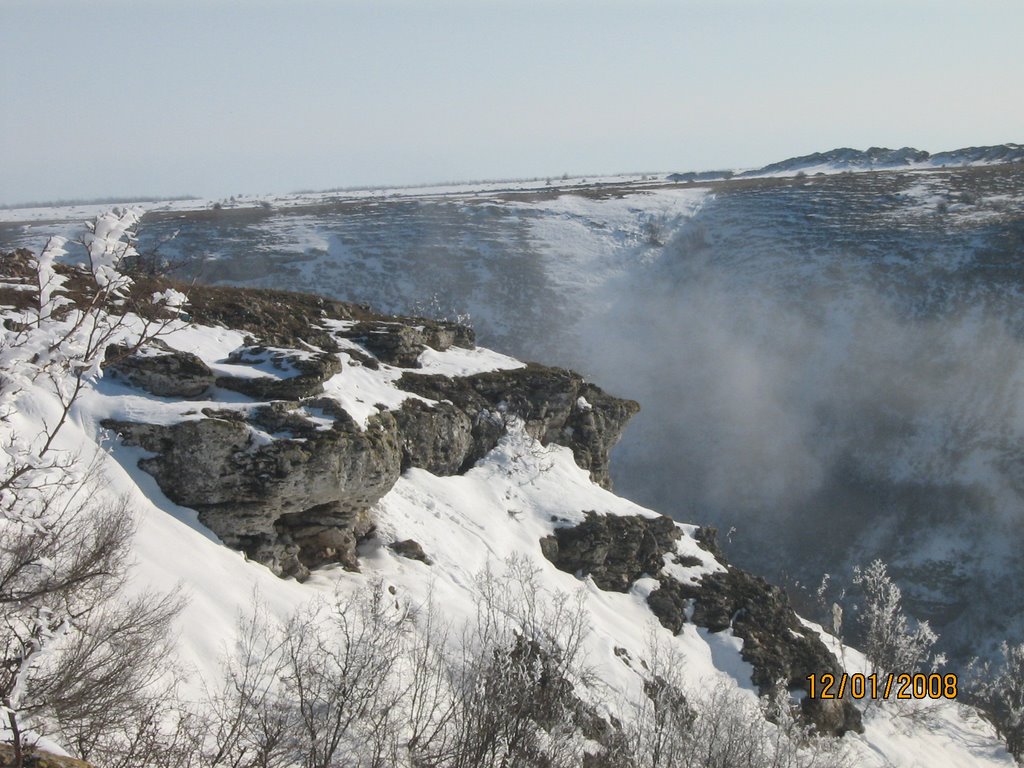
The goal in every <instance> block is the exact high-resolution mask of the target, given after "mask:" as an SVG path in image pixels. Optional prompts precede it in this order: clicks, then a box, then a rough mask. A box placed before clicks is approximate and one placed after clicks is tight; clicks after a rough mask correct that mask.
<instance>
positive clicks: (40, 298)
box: [0, 211, 180, 767]
mask: <svg viewBox="0 0 1024 768" xmlns="http://www.w3.org/2000/svg"><path fill="white" fill-rule="evenodd" d="M137 220H138V216H137V214H136V213H135V212H132V211H112V212H110V213H107V214H104V215H102V216H100V217H99V218H97V219H96V221H95V222H93V223H92V224H91V225H89V227H88V231H87V233H86V234H85V236H84V237H83V238H82V239H81V240H80V241H78V243H77V245H78V246H79V247H80V248H81V249H82V250H83V251H84V254H85V258H86V263H85V264H84V265H83V266H82V267H81V268H80V269H77V270H75V269H71V268H67V267H61V266H59V262H60V260H61V259H62V258H63V257H65V256H67V255H68V252H67V250H66V249H65V247H64V246H65V245H68V242H67V241H66V240H64V239H63V238H51V239H50V241H49V242H48V243H47V245H46V247H45V248H44V249H43V251H42V252H41V253H40V254H39V255H38V256H37V257H35V258H26V257H25V256H24V254H22V255H21V256H19V257H8V258H7V264H8V266H9V267H11V268H10V269H9V270H8V272H9V273H10V274H8V275H6V276H5V281H6V283H5V287H6V288H8V289H9V291H10V292H11V294H12V295H13V296H15V297H16V298H17V301H16V302H15V303H14V304H12V305H10V306H6V307H0V316H2V320H3V328H2V335H0V445H2V446H3V451H2V452H0V616H2V620H0V714H2V716H3V720H4V725H5V726H6V728H5V729H4V732H5V736H4V738H5V740H7V741H9V742H11V743H12V744H13V746H14V755H15V758H14V759H15V765H16V766H19V767H20V766H21V764H22V763H23V760H24V755H23V746H24V742H25V739H26V736H27V735H28V736H30V737H31V738H35V736H36V735H47V734H49V735H53V736H56V737H58V739H59V740H61V741H63V742H65V743H67V744H68V745H69V746H73V748H77V749H78V751H79V752H80V753H81V754H83V755H85V754H89V753H91V752H93V751H94V750H95V748H97V746H98V745H99V744H101V743H106V744H111V743H113V742H117V743H118V745H119V746H118V747H117V749H118V750H119V751H120V752H122V753H126V752H128V751H130V749H131V744H130V743H129V741H130V740H131V739H132V738H135V739H136V745H137V743H138V738H141V737H140V735H139V731H138V728H137V727H136V726H137V725H138V724H139V719H140V718H142V719H146V718H149V719H152V718H151V717H150V715H149V714H146V711H148V710H149V708H150V704H151V701H152V700H151V699H150V698H149V694H150V693H151V692H152V690H153V687H154V686H155V685H156V684H157V680H158V678H160V677H162V674H163V670H162V666H161V665H162V660H163V659H164V658H165V656H166V653H167V652H168V648H167V645H166V643H167V638H168V637H169V632H168V628H169V624H170V622H171V619H172V618H173V616H174V615H175V614H176V612H177V611H178V609H179V607H180V606H179V604H178V603H177V602H176V601H174V600H171V599H168V598H165V597H162V596H158V595H140V596H136V597H134V598H130V599H129V598H124V597H122V596H121V587H122V585H123V581H124V578H125V574H126V569H127V567H128V563H129V560H128V552H129V549H130V544H131V539H132V535H133V533H134V523H133V520H132V514H131V509H130V508H129V507H128V505H127V503H126V502H125V501H124V500H122V499H116V498H111V497H109V496H107V495H105V494H104V492H103V489H102V485H103V482H102V478H101V477H100V474H99V469H98V467H99V463H98V461H97V460H96V458H95V457H94V456H91V455H89V454H88V453H86V452H83V450H82V449H80V447H79V444H78V443H79V441H78V440H76V439H75V438H74V437H73V436H70V435H69V434H68V432H69V430H68V426H69V424H70V423H71V421H72V420H73V411H74V407H75V404H76V403H77V402H78V400H79V398H80V396H81V395H82V393H83V392H84V391H85V390H86V389H87V387H88V386H89V385H90V384H91V382H92V381H94V380H95V379H96V378H97V377H98V376H99V375H100V364H101V362H102V361H103V359H104V353H105V351H106V348H107V346H108V345H109V344H111V343H114V342H118V341H128V342H129V343H130V344H131V345H135V346H138V345H139V344H142V343H144V342H145V341H146V340H147V339H148V338H152V337H153V336H154V335H156V334H158V333H159V332H160V331H161V329H162V328H163V327H164V325H165V321H161V320H158V319H155V315H153V314H150V315H149V319H144V318H143V317H141V316H139V315H138V314H136V313H133V312H130V311H129V305H130V304H131V303H132V302H130V301H129V293H130V289H131V286H132V283H131V280H130V279H129V278H128V277H126V276H125V275H124V274H123V273H121V272H120V271H119V269H118V267H119V265H120V264H121V262H122V260H123V259H124V258H126V257H127V256H130V255H132V254H133V253H134V248H133V246H132V236H131V228H132V227H133V226H134V225H135V223H136V222H137ZM167 298H168V297H162V298H161V299H159V300H157V301H159V302H160V303H161V304H163V303H164V302H165V301H166V299H167ZM171 298H174V297H171ZM147 303H149V304H150V305H152V301H151V300H147ZM26 729H28V731H26ZM118 733H121V734H122V735H123V736H124V739H119V737H118V736H117V734H118ZM132 733H134V734H135V735H134V736H132ZM125 739H127V741H126V740H125ZM105 764H107V765H112V766H116V765H118V764H119V763H117V762H116V761H113V760H107V761H105Z"/></svg>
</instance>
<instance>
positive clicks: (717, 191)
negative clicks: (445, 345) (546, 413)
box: [0, 145, 1024, 660]
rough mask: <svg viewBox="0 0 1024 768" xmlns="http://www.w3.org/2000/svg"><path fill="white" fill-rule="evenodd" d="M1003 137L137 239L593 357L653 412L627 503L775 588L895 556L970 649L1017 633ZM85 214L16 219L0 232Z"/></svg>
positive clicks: (378, 195)
mask: <svg viewBox="0 0 1024 768" xmlns="http://www.w3.org/2000/svg"><path fill="white" fill-rule="evenodd" d="M1018 149H1019V147H1017V145H1006V146H1005V147H1003V148H988V149H986V148H982V149H975V150H971V151H966V150H964V151H959V152H958V153H945V154H943V155H932V156H930V157H929V158H924V159H922V158H920V157H918V156H915V155H913V153H910V154H907V153H903V154H902V155H900V154H899V153H900V152H903V151H902V150H901V151H898V152H896V154H895V155H893V156H891V157H888V159H886V158H881V156H879V157H877V158H875V162H877V163H880V162H882V160H885V161H886V163H888V164H889V165H890V166H892V165H898V166H900V167H897V168H895V169H892V168H890V169H889V170H882V171H879V170H875V171H873V172H872V162H866V161H865V158H867V160H868V161H870V160H871V157H870V155H867V154H864V153H861V154H859V155H858V154H850V152H849V151H846V150H842V151H837V152H839V154H835V153H831V154H832V155H833V156H831V157H826V158H824V159H823V158H820V157H818V158H814V157H812V158H811V159H809V160H808V159H807V158H798V159H796V160H794V161H787V163H786V164H782V165H780V167H779V168H772V167H768V168H766V169H761V171H759V172H756V173H758V174H760V175H761V176H769V175H770V174H775V175H773V176H771V177H767V178H733V179H731V180H728V181H711V182H701V183H677V184H668V183H665V182H664V180H663V178H662V179H660V180H659V179H658V178H646V179H644V178H642V177H631V178H618V179H617V178H606V179H586V180H582V179H576V180H565V181H562V180H554V181H553V182H552V183H551V185H550V186H549V185H548V184H547V183H545V182H544V181H539V182H530V183H526V182H524V183H502V184H486V185H485V184H480V185H470V186H464V187H457V186H453V187H445V188H423V189H412V190H395V191H388V190H371V191H366V192H334V193H321V194H308V195H296V196H288V197H281V198H267V197H264V198H256V197H254V198H251V199H239V200H235V201H220V202H219V210H218V209H213V208H211V206H212V204H213V203H212V201H207V202H205V203H204V202H198V203H197V202H195V201H193V202H180V203H173V204H159V205H156V206H154V209H153V210H152V211H151V212H150V213H148V214H147V216H146V217H145V218H144V226H143V243H144V245H146V246H149V247H156V246H157V245H159V252H160V253H161V254H163V255H164V256H165V257H167V258H168V259H170V260H171V261H178V260H181V261H184V262H186V263H185V266H184V268H183V269H182V270H180V271H179V272H178V274H180V275H181V276H183V277H184V276H189V275H198V276H200V277H201V279H203V280H205V281H213V282H221V283H233V284H238V285H247V286H272V287H278V288H291V289H295V290H314V291H318V292H321V293H325V294H328V295H332V296H336V297H339V298H343V299H347V300H352V301H360V302H368V303H370V304H372V305H373V306H375V307H376V308H378V309H381V310H385V311H394V312H409V313H415V314H423V315H429V316H435V317H440V316H446V317H450V318H453V319H454V318H456V317H462V318H465V319H468V320H469V321H470V322H471V323H472V324H473V326H474V327H475V329H476V331H477V333H478V336H479V339H480V341H481V342H482V343H485V344H488V345H490V346H491V347H493V348H495V349H499V350H501V351H502V352H505V353H508V354H513V355H518V356H520V357H526V358H529V359H536V360H540V361H542V362H545V363H548V364H557V365H566V366H570V367H574V368H576V369H578V370H581V371H583V372H584V373H585V374H587V375H588V376H590V377H592V378H593V379H594V380H595V381H599V382H601V383H602V384H603V385H605V386H607V387H608V388H610V389H611V390H613V391H615V392H616V393H618V394H621V395H624V396H627V397H631V398H633V399H636V400H638V401H639V402H640V403H641V405H642V407H643V410H642V412H641V413H640V415H639V416H637V417H636V419H635V420H634V422H633V424H632V426H631V428H630V429H629V430H628V431H627V433H626V436H625V438H624V440H623V442H622V443H621V444H620V446H619V448H618V449H617V451H616V454H615V460H614V464H613V475H614V478H615V481H616V487H617V489H618V490H619V492H621V493H623V494H624V495H626V496H627V497H629V498H631V499H633V500H635V501H637V502H639V503H643V504H645V505H647V506H650V507H652V508H654V509H658V510H660V511H664V512H667V513H669V514H672V515H674V516H675V517H677V519H681V520H694V521H700V522H707V523H712V524H715V525H717V526H718V527H719V528H720V529H721V530H722V531H723V538H724V539H726V541H725V542H724V544H725V546H726V549H727V552H729V554H730V555H731V556H732V557H734V558H735V559H736V560H737V561H738V562H739V563H740V564H741V565H744V566H746V567H748V568H751V569H753V570H756V571H757V572H760V573H762V574H765V575H767V576H770V577H772V578H775V579H784V580H786V581H787V582H788V583H789V584H790V585H797V586H809V587H810V588H812V589H813V586H814V585H816V584H817V582H818V581H819V580H820V578H821V575H822V574H823V573H826V572H827V573H831V574H833V583H835V584H842V582H843V579H844V577H845V576H846V575H848V573H849V569H850V567H851V566H852V565H853V564H854V563H858V562H866V561H868V560H870V559H872V558H874V557H882V558H884V559H886V560H887V561H889V562H890V563H891V566H892V570H893V572H894V574H895V575H896V576H897V577H898V579H899V580H900V582H901V584H902V585H903V586H904V589H905V592H906V593H907V596H908V598H909V599H910V600H911V601H912V606H913V609H914V611H915V612H916V613H918V614H919V615H921V616H924V617H928V618H930V619H931V620H932V622H933V624H934V625H936V626H937V628H938V629H939V630H940V632H941V633H942V635H943V643H944V644H945V647H946V650H947V651H948V652H950V653H951V654H952V655H953V656H954V657H955V658H958V659H960V660H963V659H966V658H968V657H969V656H971V655H973V654H974V653H977V652H979V651H981V652H984V651H986V650H987V649H989V648H991V647H992V646H993V645H994V644H995V643H997V642H998V641H999V640H1001V639H1003V638H1010V639H1014V638H1015V639H1018V640H1019V639H1020V638H1021V637H1022V636H1024V627H1022V619H1021V617H1022V615H1024V603H1022V600H1024V596H1022V595H1021V593H1020V592H1019V591H1015V590H1007V589H1005V584H1006V583H1007V582H1008V581H1009V582H1010V583H1016V582H1017V581H1019V580H1020V579H1021V578H1024V559H1022V556H1021V551H1022V548H1021V536H1022V533H1021V531H1024V525H1022V522H1024V520H1022V517H1021V510H1022V509H1024V476H1022V475H1021V470H1020V467H1021V458H1022V457H1021V452H1020V445H1021V444H1022V443H1021V440H1022V438H1024V413H1022V411H1021V406H1020V403H1021V383H1022V376H1024V370H1022V366H1021V360H1022V356H1021V353H1022V349H1021V341H1022V335H1024V314H1022V312H1021V309H1020V307H1021V301H1020V300H1021V286H1022V282H1021V261H1020V256H1021V253H1022V251H1024V170H1022V166H1021V164H1020V163H1019V162H1005V161H1006V160H1013V159H1015V158H1016V157H1017V156H1016V155H1014V154H1013V153H1014V152H1015V151H1017V150H1018ZM997 150H998V151H997ZM915 157H916V159H915ZM908 163H912V164H911V165H908ZM964 163H966V164H968V165H967V166H966V167H952V166H955V165H960V164H964ZM944 164H945V165H947V166H949V167H945V168H943V167H941V166H942V165H944ZM783 166H784V167H783ZM851 169H852V170H856V171H865V172H857V173H846V172H845V171H847V170H851ZM762 172H763V173H762ZM797 172H803V173H804V174H806V175H805V176H802V177H800V178H797V177H794V176H792V175H791V174H794V173H797ZM819 172H820V173H824V174H825V175H820V176H819V175H815V174H817V173H819ZM787 174H790V175H788V176H787ZM82 213H83V211H75V212H73V214H72V213H65V212H61V211H54V210H49V211H35V212H17V211H13V212H3V213H0V218H5V219H10V220H12V223H8V224H2V225H0V237H2V238H3V242H4V244H5V245H7V246H10V245H17V244H25V245H36V244H38V243H39V242H40V238H41V237H42V236H43V234H44V233H48V232H49V231H50V230H51V229H52V227H53V226H54V225H53V224H52V223H46V222H47V220H49V219H61V218H62V217H63V219H64V221H65V224H60V225H59V226H60V227H66V230H65V231H68V232H70V233H73V231H74V228H75V227H76V226H79V224H78V222H77V219H75V217H76V216H78V215H80V214H82ZM175 234H176V237H174V239H169V238H171V236H172V235H175ZM726 532H729V535H728V536H726V535H725V533H726Z"/></svg>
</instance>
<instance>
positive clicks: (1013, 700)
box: [971, 642, 1024, 760]
mask: <svg viewBox="0 0 1024 768" xmlns="http://www.w3.org/2000/svg"><path fill="white" fill-rule="evenodd" d="M1000 651H1001V653H1002V659H1001V660H1000V662H998V663H995V664H993V663H991V662H987V663H984V664H980V665H975V667H974V669H973V670H972V672H973V674H972V678H973V685H972V686H971V688H972V690H971V694H972V696H973V697H974V699H975V700H976V701H977V702H978V704H979V706H980V707H981V709H982V711H983V712H985V714H986V715H987V716H988V718H989V719H990V720H991V721H992V724H993V725H994V726H995V727H996V730H997V731H998V732H999V735H1000V736H1001V737H1002V739H1003V740H1004V741H1005V742H1006V747H1007V749H1008V750H1009V751H1010V754H1012V755H1013V756H1014V757H1016V758H1017V759H1018V760H1024V643H1020V644H1018V645H1011V644H1009V643H1005V642H1004V643H1003V644H1002V646H1001V648H1000Z"/></svg>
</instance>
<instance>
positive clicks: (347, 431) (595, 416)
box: [103, 288, 639, 578]
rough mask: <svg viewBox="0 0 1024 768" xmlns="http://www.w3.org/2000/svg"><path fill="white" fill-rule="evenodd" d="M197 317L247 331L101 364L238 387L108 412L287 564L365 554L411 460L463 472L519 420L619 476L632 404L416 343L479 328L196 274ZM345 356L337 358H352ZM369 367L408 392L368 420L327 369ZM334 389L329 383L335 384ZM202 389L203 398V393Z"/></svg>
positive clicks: (248, 544) (296, 566) (552, 373)
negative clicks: (227, 284) (183, 402)
mask: <svg viewBox="0 0 1024 768" xmlns="http://www.w3.org/2000/svg"><path fill="white" fill-rule="evenodd" d="M190 310H191V312H192V319H194V320H200V321H202V322H206V323H211V322H212V323H223V324H227V325H230V326H231V327H232V328H234V329H241V330H242V331H244V332H245V333H246V335H247V338H246V339H245V342H246V343H245V344H244V345H243V346H241V347H239V348H237V349H235V350H232V351H231V352H230V354H229V355H228V356H227V357H226V358H225V359H224V360H222V361H221V364H220V365H218V371H216V372H215V371H214V370H212V369H211V367H210V365H208V364H206V363H204V362H203V360H202V359H200V358H199V357H198V356H197V355H195V354H193V353H191V352H188V351H184V350H178V349H174V348H171V347H170V346H168V345H167V344H165V343H163V342H160V341H159V340H157V341H155V342H153V343H150V344H148V345H147V346H145V347H142V348H139V349H134V350H130V349H127V348H114V347H112V348H111V349H109V350H108V355H107V357H108V364H107V366H106V372H107V375H108V376H109V377H111V378H115V379H119V380H121V381H122V382H124V383H126V384H128V385H130V386H132V387H135V388H140V389H142V390H144V391H146V392H148V393H150V394H153V395H157V396H160V397H179V398H203V397H206V396H207V395H208V394H209V392H211V391H212V390H214V389H219V390H229V391H231V392H234V393H239V394H241V395H243V396H244V398H242V399H241V400H242V401H241V402H238V403H237V404H231V405H225V406H224V407H217V408H212V407H204V408H200V409H198V410H197V411H195V412H193V413H188V414H186V415H185V418H183V419H181V420H179V421H174V422H171V423H146V422H144V421H143V422H140V421H132V420H126V419H108V420H106V421H105V422H104V423H103V425H104V426H105V427H107V428H108V429H112V430H114V431H116V432H117V433H118V434H119V435H120V436H121V437H122V439H123V441H124V442H125V443H126V444H128V445H137V446H141V447H142V448H144V449H145V450H146V451H148V452H150V453H151V454H153V455H152V456H150V457H149V458H145V459H143V460H142V461H141V462H140V466H141V467H142V468H143V469H144V470H146V471H147V472H149V473H150V474H151V475H153V477H154V478H156V480H157V483H158V484H159V485H160V488H161V490H162V491H163V492H164V493H165V494H166V495H167V496H168V498H170V499H171V500H173V501H175V502H176V503H178V504H181V505H184V506H187V507H191V508H193V509H195V510H197V511H198V513H199V517H200V520H201V521H202V522H203V523H204V524H205V525H206V526H207V527H209V528H210V529H211V530H212V531H214V532H215V533H216V534H217V535H218V536H219V537H220V538H221V539H222V540H223V541H224V542H225V543H226V544H228V545H229V546H231V547H235V548H237V549H240V550H242V551H244V552H245V553H246V554H247V555H248V556H249V557H251V558H254V559H256V560H259V561H260V562H263V563H266V564H267V565H269V566H270V567H271V568H272V569H274V570H275V571H276V572H278V573H279V574H281V575H285V576H297V577H299V578H304V577H305V576H307V575H308V573H309V568H312V567H315V566H318V565H322V564H325V563H329V562H340V563H342V564H343V565H345V566H346V567H347V568H351V569H356V568H358V563H357V560H356V554H355V547H356V543H357V542H358V541H359V540H360V539H361V538H362V537H364V536H365V535H366V534H367V533H369V532H370V531H371V530H372V529H373V527H374V521H373V518H372V514H371V508H372V507H373V505H374V504H375V503H376V502H377V501H378V500H379V499H380V498H381V497H383V496H384V494H386V493H387V492H388V491H389V490H390V489H391V488H392V486H394V484H395V481H396V480H397V479H398V477H399V474H400V473H401V472H402V471H403V470H405V469H408V468H410V467H418V468H422V469H426V470H427V471H429V472H431V473H433V474H436V475H453V474H459V473H462V472H464V471H466V470H467V469H469V468H470V467H472V466H473V464H474V463H475V462H476V461H477V460H478V459H480V458H481V457H482V456H484V455H485V454H487V453H488V452H489V451H490V450H491V449H492V448H494V446H495V445H496V444H497V442H498V440H499V439H500V438H501V437H502V435H503V434H505V432H506V430H507V428H508V425H509V424H510V423H511V421H512V420H514V419H521V420H522V421H523V422H524V423H525V427H526V430H527V432H528V433H529V434H530V435H531V436H533V437H535V438H536V439H538V440H540V441H541V443H542V444H545V445H547V444H552V443H553V444H558V445H564V446H567V447H568V448H570V449H572V452H573V455H574V457H575V458H576V461H577V463H578V464H579V466H581V467H583V468H584V469H587V470H589V471H590V473H591V477H592V478H593V479H594V481H595V482H597V483H599V484H600V485H602V486H604V487H609V486H610V479H609V475H608V462H609V452H610V451H611V448H612V446H613V445H614V444H615V443H616V441H617V440H618V439H619V436H620V435H621V433H622V430H623V428H624V427H625V425H626V422H627V421H628V420H629V419H630V417H631V416H633V414H635V413H636V412H637V411H638V410H639V406H638V405H637V404H636V403H634V402H632V401H628V400H621V399H619V398H615V397H612V396H610V395H607V394H605V393H604V392H603V391H602V390H601V389H600V388H598V387H596V386H594V385H592V384H589V383H587V382H586V381H584V380H583V378H582V377H581V376H579V375H578V374H575V373H573V372H571V371H566V370H563V369H558V368H548V367H545V366H541V365H534V364H530V365H526V366H521V364H519V363H517V362H515V361H513V363H514V364H515V365H517V366H521V367H511V368H505V369H499V370H488V371H483V372H478V373H468V372H467V371H468V370H471V369H466V371H460V373H465V375H446V374H444V373H436V372H427V371H423V370H421V363H420V361H419V358H420V356H421V355H422V353H423V352H424V351H425V350H427V349H431V350H433V351H436V352H444V351H446V350H449V349H451V348H453V347H455V348H460V349H464V350H467V351H471V350H473V348H474V345H473V333H472V331H471V329H469V328H466V327H463V326H459V325H455V324H452V323H445V322H438V321H432V320H426V319H423V318H396V317H388V316H380V315H376V314H374V313H373V312H371V311H370V310H368V309H367V308H366V307H361V306H357V305H352V304H346V303H343V302H332V301H327V300H324V299H319V298H316V297H310V296H306V295H299V294H287V293H280V292H273V291H242V290H238V291H236V290H225V289H214V288H196V289H194V290H193V291H192V293H191V295H190ZM343 361H344V362H343ZM368 371H369V372H373V375H376V376H377V377H378V378H382V377H383V378H384V379H387V380H389V381H391V380H393V381H394V383H395V386H396V387H397V388H398V389H399V390H402V391H404V392H405V393H408V397H407V398H404V399H402V400H401V402H399V403H393V404H392V405H391V406H386V405H384V404H378V403H373V402H364V403H361V405H364V406H369V407H370V409H371V410H372V411H373V412H372V413H371V414H369V415H367V416H365V418H363V419H362V420H361V422H360V421H357V420H356V419H355V418H353V416H352V415H351V414H350V413H349V412H348V411H346V409H345V407H344V406H343V404H342V402H339V400H338V399H335V398H332V397H331V396H330V393H329V392H325V383H326V382H329V381H330V380H332V379H333V378H334V377H340V378H341V379H342V380H343V379H345V378H346V377H349V376H351V377H358V376H360V375H361V374H364V373H366V372H368ZM328 389H330V387H328ZM207 399H208V398H207Z"/></svg>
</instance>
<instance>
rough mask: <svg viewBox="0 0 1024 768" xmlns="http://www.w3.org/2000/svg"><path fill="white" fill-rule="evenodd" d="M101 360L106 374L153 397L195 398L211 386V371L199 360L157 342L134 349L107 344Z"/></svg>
mask: <svg viewBox="0 0 1024 768" xmlns="http://www.w3.org/2000/svg"><path fill="white" fill-rule="evenodd" d="M104 357H105V361H104V364H103V367H104V369H105V371H106V372H107V374H108V375H111V376H114V377H115V378H120V379H124V380H125V381H126V382H127V383H128V384H131V385H132V386H134V387H138V388H139V389H144V390H145V391H147V392H149V393H150V394H153V395H156V396H157V397H197V396H198V395H201V394H202V393H203V392H205V391H206V390H207V389H209V388H210V387H211V386H213V384H214V376H213V372H212V371H211V370H210V368H209V366H207V365H206V363H204V362H203V361H202V360H201V359H200V358H199V357H197V356H196V355H193V354H192V353H191V352H181V351H179V350H176V349H172V348H171V347H169V346H167V344H165V343H164V342H162V341H160V340H159V339H154V340H153V341H151V342H150V343H149V344H148V345H147V346H146V347H145V348H142V349H137V350H133V349H130V348H128V347H126V346H123V345H121V344H111V345H110V346H109V347H107V349H106V352H105V355H104Z"/></svg>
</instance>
